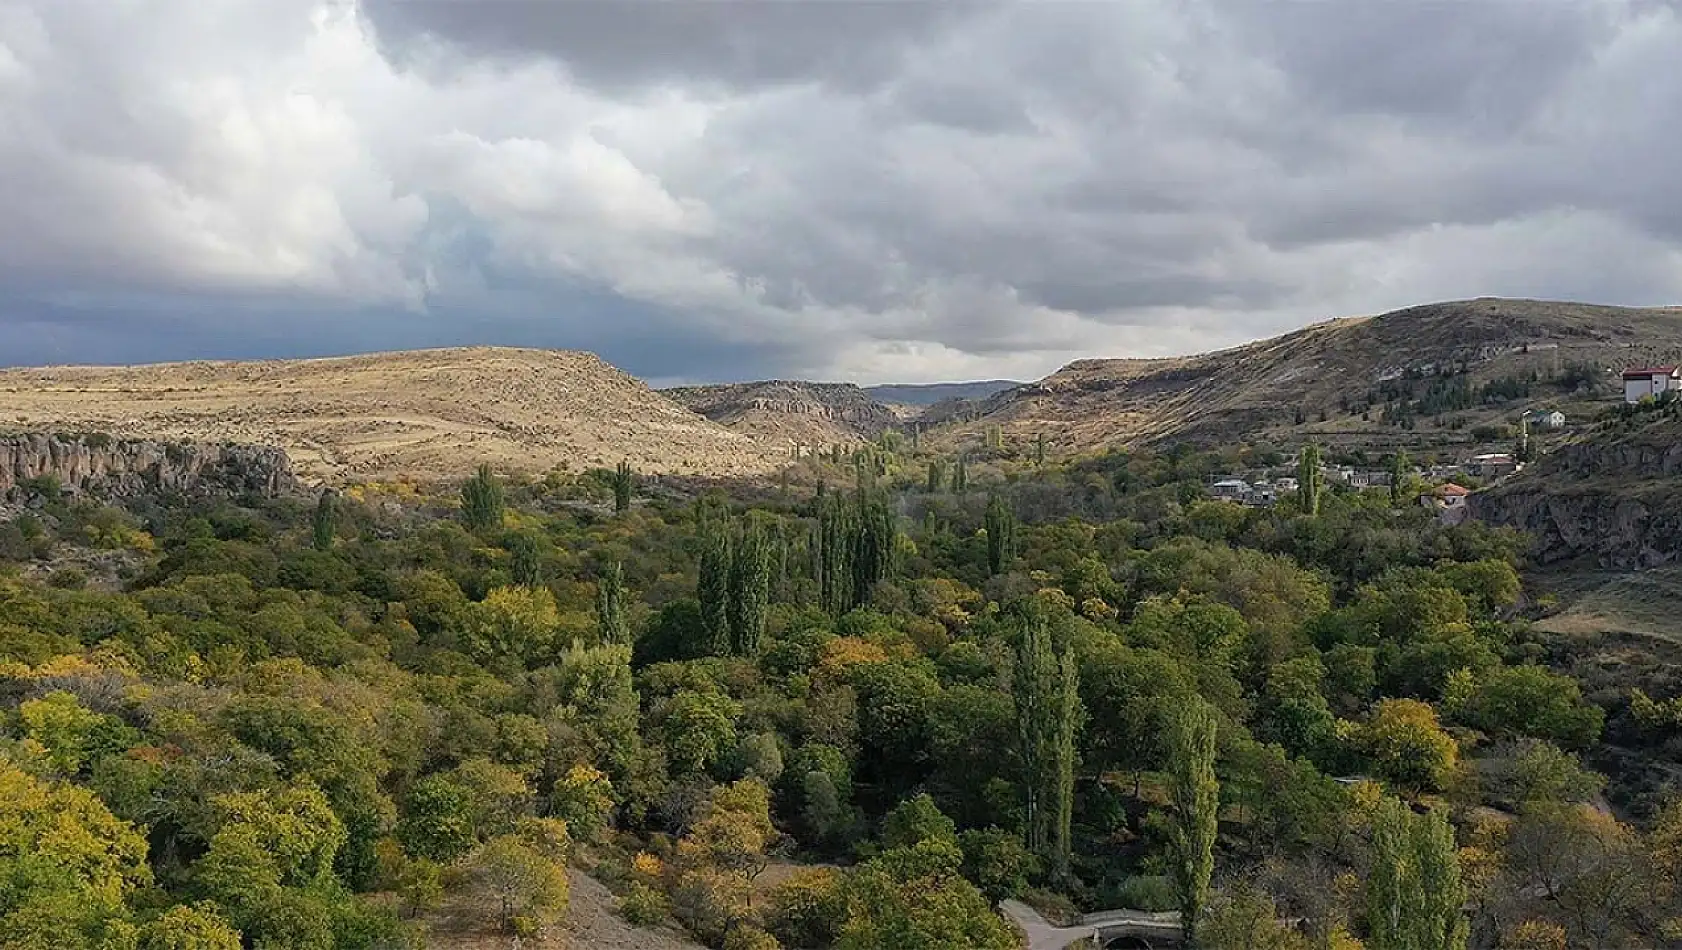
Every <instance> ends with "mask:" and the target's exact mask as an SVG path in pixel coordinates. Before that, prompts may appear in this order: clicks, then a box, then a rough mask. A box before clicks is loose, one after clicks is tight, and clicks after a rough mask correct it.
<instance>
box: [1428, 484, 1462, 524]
mask: <svg viewBox="0 0 1682 950" xmlns="http://www.w3.org/2000/svg"><path fill="white" fill-rule="evenodd" d="M1470 494H1471V491H1470V490H1468V489H1465V488H1462V487H1461V486H1459V485H1456V484H1454V483H1452V482H1450V483H1449V484H1447V485H1438V486H1437V487H1436V488H1433V489H1432V490H1430V491H1428V492H1426V493H1425V494H1423V495H1420V496H1419V502H1420V504H1422V505H1424V506H1425V507H1427V508H1430V509H1432V510H1434V511H1435V512H1436V513H1437V520H1438V521H1440V522H1442V523H1443V524H1445V525H1457V524H1459V523H1460V522H1462V521H1465V520H1466V516H1467V515H1468V514H1470V513H1471V509H1470V508H1467V507H1466V496H1467V495H1470Z"/></svg>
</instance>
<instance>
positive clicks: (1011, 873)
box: [958, 828, 1039, 901]
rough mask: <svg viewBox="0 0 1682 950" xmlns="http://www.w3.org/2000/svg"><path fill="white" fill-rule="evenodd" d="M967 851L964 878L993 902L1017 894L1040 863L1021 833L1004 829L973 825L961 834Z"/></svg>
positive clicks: (959, 840)
mask: <svg viewBox="0 0 1682 950" xmlns="http://www.w3.org/2000/svg"><path fill="white" fill-rule="evenodd" d="M958 846H959V847H960V848H962V849H963V852H964V877H966V878H968V879H969V880H971V881H973V882H975V886H977V887H979V888H981V892H982V893H983V894H985V895H987V899H988V900H990V901H1002V900H1004V899H1006V898H1009V897H1015V896H1016V895H1018V894H1020V893H1022V891H1024V890H1026V889H1027V887H1028V878H1029V877H1030V876H1031V875H1032V874H1033V873H1034V872H1035V869H1036V868H1037V867H1038V864H1039V862H1038V861H1037V860H1035V858H1034V855H1033V854H1032V853H1031V852H1029V851H1028V849H1027V848H1026V847H1024V846H1023V844H1022V838H1021V836H1019V835H1017V834H1015V833H1014V832H1010V831H1005V830H1003V829H1001V828H971V829H970V830H968V831H965V832H964V833H963V834H960V835H959V836H958Z"/></svg>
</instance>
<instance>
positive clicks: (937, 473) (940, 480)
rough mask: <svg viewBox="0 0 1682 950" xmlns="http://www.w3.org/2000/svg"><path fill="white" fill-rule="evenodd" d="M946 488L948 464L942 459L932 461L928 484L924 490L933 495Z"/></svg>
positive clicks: (930, 462) (930, 461)
mask: <svg viewBox="0 0 1682 950" xmlns="http://www.w3.org/2000/svg"><path fill="white" fill-rule="evenodd" d="M944 487H946V463H945V462H943V461H941V460H940V459H930V460H929V476H928V483H927V484H926V485H925V486H924V489H923V490H924V491H926V492H928V493H929V494H931V495H932V494H934V493H936V492H938V491H940V490H941V489H942V488H944Z"/></svg>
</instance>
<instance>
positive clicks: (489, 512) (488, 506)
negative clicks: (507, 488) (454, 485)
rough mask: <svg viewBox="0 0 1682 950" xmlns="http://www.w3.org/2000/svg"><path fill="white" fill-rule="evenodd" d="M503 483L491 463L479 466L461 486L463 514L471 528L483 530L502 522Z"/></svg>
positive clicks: (463, 518)
mask: <svg viewBox="0 0 1682 950" xmlns="http://www.w3.org/2000/svg"><path fill="white" fill-rule="evenodd" d="M502 508H503V501H502V483H501V482H500V481H498V480H497V477H496V476H495V475H493V474H491V467H490V466H489V465H481V466H479V470H478V471H477V472H474V473H473V477H472V478H469V479H468V480H467V481H466V482H464V483H463V484H462V486H461V516H462V520H464V521H466V522H467V526H468V527H469V528H472V529H474V530H475V531H483V530H485V529H486V528H494V527H496V526H497V525H500V524H502Z"/></svg>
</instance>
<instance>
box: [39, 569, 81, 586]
mask: <svg viewBox="0 0 1682 950" xmlns="http://www.w3.org/2000/svg"><path fill="white" fill-rule="evenodd" d="M47 585H48V586H49V587H57V588H58V589H59V590H81V589H82V588H84V587H86V586H88V573H87V572H86V571H84V570H82V569H81V568H79V567H61V568H59V569H57V570H55V571H53V572H52V573H51V574H48V575H47Z"/></svg>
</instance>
